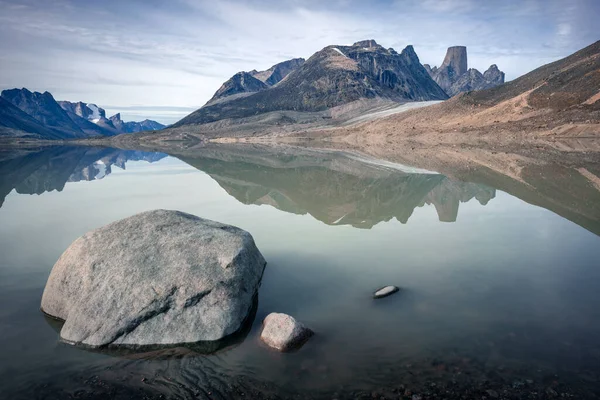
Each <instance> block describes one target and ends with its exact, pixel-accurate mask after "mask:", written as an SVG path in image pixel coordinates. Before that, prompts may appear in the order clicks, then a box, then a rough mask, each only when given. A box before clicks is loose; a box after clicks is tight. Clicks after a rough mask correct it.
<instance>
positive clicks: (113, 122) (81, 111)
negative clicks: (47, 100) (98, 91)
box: [59, 101, 165, 135]
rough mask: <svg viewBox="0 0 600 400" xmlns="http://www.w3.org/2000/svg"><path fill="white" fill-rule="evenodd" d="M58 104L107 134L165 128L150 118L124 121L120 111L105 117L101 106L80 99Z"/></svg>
mask: <svg viewBox="0 0 600 400" xmlns="http://www.w3.org/2000/svg"><path fill="white" fill-rule="evenodd" d="M59 104H60V106H61V107H62V108H63V109H64V110H66V111H67V112H71V113H74V114H76V115H77V116H79V117H82V118H84V119H86V120H87V121H89V122H92V123H94V124H95V125H97V126H98V127H100V128H102V129H103V130H105V131H107V132H108V134H109V135H116V134H119V133H134V132H144V131H157V130H160V129H163V128H165V125H163V124H161V123H159V122H156V121H152V120H150V119H145V120H143V121H141V122H136V121H129V122H125V121H123V120H121V113H117V114H115V115H113V116H112V117H110V118H106V111H105V110H104V109H103V108H100V107H98V106H97V105H95V104H91V103H83V102H81V101H79V102H77V103H71V102H69V101H60V102H59Z"/></svg>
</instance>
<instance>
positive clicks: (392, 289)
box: [373, 286, 400, 299]
mask: <svg viewBox="0 0 600 400" xmlns="http://www.w3.org/2000/svg"><path fill="white" fill-rule="evenodd" d="M398 290H400V289H399V288H398V287H397V286H384V287H382V288H381V289H379V290H377V291H376V292H375V293H374V294H373V298H374V299H381V298H383V297H387V296H389V295H392V294H394V293H396V292H397V291H398Z"/></svg>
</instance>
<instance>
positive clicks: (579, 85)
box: [343, 41, 600, 148]
mask: <svg viewBox="0 0 600 400" xmlns="http://www.w3.org/2000/svg"><path fill="white" fill-rule="evenodd" d="M599 124H600V41H598V42H596V43H593V44H592V45H590V46H588V47H586V48H584V49H582V50H580V51H578V52H576V53H574V54H572V55H570V56H568V57H565V58H563V59H561V60H558V61H555V62H553V63H550V64H547V65H544V66H542V67H540V68H537V69H535V70H533V71H531V72H529V73H527V74H525V75H523V76H521V77H519V78H517V79H515V80H512V81H510V82H507V83H504V84H502V85H499V86H496V87H493V88H490V89H485V90H479V91H473V92H468V93H461V94H459V95H457V96H455V97H453V98H452V99H450V100H448V101H445V102H443V103H441V104H437V105H433V106H430V107H426V108H422V109H418V110H411V111H407V112H405V113H401V114H397V115H394V116H392V117H390V118H386V119H382V120H379V121H375V122H373V123H372V124H371V125H370V126H369V130H370V134H371V138H373V140H375V138H376V137H378V136H381V137H388V136H390V134H391V135H392V137H389V140H392V141H393V140H394V137H398V138H401V137H409V136H410V137H419V140H421V141H425V140H432V141H436V142H439V141H441V140H446V139H442V138H448V135H445V134H447V133H450V134H452V135H454V136H456V135H458V134H460V135H464V136H465V137H477V136H478V135H479V136H480V135H482V134H485V135H493V136H495V137H499V138H502V137H506V138H508V137H513V138H514V137H515V135H517V134H518V135H530V136H531V135H535V136H538V137H539V136H569V137H576V136H585V137H597V135H598V133H599V132H600V129H599V127H600V125H599ZM362 129H363V128H360V127H357V128H356V129H349V130H346V131H345V132H344V133H343V134H348V135H351V136H356V137H357V138H361V137H363V136H364V133H363V132H362ZM432 135H445V136H440V137H439V138H438V137H436V138H435V139H434V138H433V136H432ZM430 138H431V139H430ZM389 147H390V148H391V147H392V146H389Z"/></svg>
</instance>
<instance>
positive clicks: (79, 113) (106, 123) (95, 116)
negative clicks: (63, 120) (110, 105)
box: [58, 101, 121, 136]
mask: <svg viewBox="0 0 600 400" xmlns="http://www.w3.org/2000/svg"><path fill="white" fill-rule="evenodd" d="M58 104H59V105H60V106H61V107H62V109H63V110H65V111H66V112H67V114H68V115H69V116H70V117H71V119H72V120H73V121H75V122H78V126H79V127H80V128H81V129H82V130H84V131H89V132H96V133H99V134H101V135H104V136H113V135H116V134H118V133H121V132H119V131H118V130H116V129H115V127H114V125H113V124H112V122H111V121H110V120H108V119H107V118H106V111H104V109H103V108H100V107H98V106H97V105H95V104H91V103H84V102H81V101H78V102H76V103H72V102H70V101H59V102H58ZM77 117H79V118H77ZM81 120H83V121H85V122H83V121H81Z"/></svg>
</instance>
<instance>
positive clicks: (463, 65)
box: [423, 46, 504, 96]
mask: <svg viewBox="0 0 600 400" xmlns="http://www.w3.org/2000/svg"><path fill="white" fill-rule="evenodd" d="M423 67H424V68H425V70H426V71H427V72H428V73H429V75H430V76H431V77H432V78H433V79H434V80H435V81H436V83H437V84H438V85H439V86H440V87H441V88H442V89H444V91H445V92H446V93H447V94H448V95H449V96H454V95H456V94H458V93H460V92H466V91H471V90H482V89H488V88H490V87H494V86H497V85H500V84H502V83H504V72H502V71H500V70H499V69H498V66H497V65H496V64H492V66H490V68H488V70H487V71H485V73H483V74H482V73H481V72H479V71H478V70H476V69H475V68H471V69H467V68H468V63H467V48H466V47H465V46H453V47H449V48H448V51H447V52H446V57H445V58H444V62H443V63H442V65H441V66H440V67H439V68H437V67H433V68H431V67H430V66H429V65H427V64H425V65H424V66H423Z"/></svg>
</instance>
